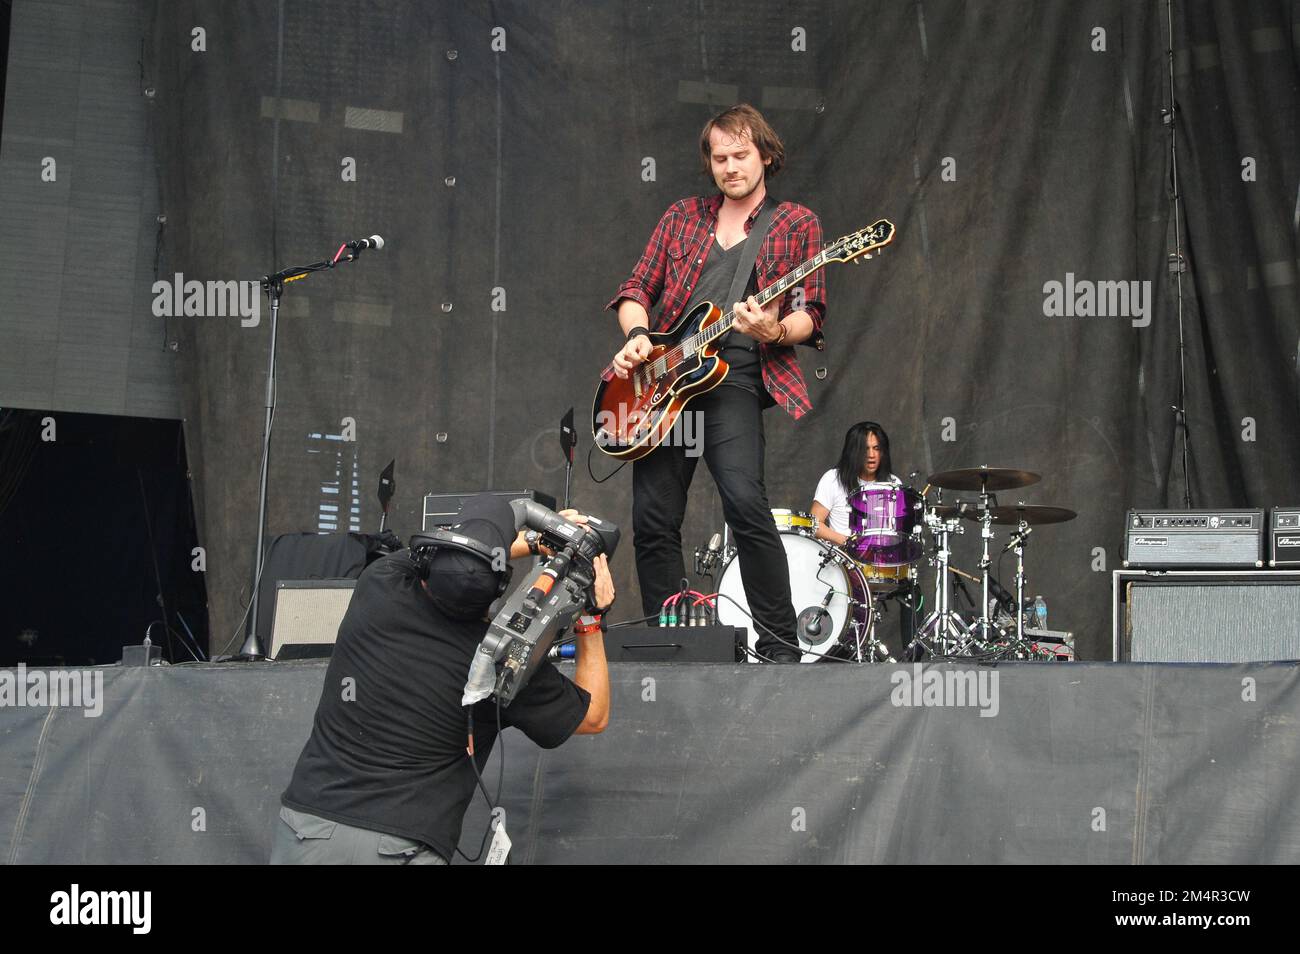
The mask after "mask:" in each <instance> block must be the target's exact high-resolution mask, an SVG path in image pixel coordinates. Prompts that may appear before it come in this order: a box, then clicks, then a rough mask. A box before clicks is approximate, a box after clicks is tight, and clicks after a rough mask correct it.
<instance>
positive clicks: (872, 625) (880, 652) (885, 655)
mask: <svg viewBox="0 0 1300 954" xmlns="http://www.w3.org/2000/svg"><path fill="white" fill-rule="evenodd" d="M867 592H868V593H870V592H871V588H870V587H868V588H867ZM870 604H871V610H870V618H869V620H870V621H869V622H868V623H867V626H866V630H867V634H866V638H865V639H864V638H863V635H862V624H860V623H858V622H857V621H856V620H854V621H853V623H851V624H850V625H852V627H853V661H854V662H859V663H877V662H897V660H896V659H894V657H893V656H891V655H889V647H888V646H886V645H885V644H884V643H883V642H881V641H880V639H878V638H877V637H876V624H877V623H879V622H880V618H881V616H882V615H883V614H882V613H881V611H880V600H879V599H876V598H873V599H871V600H870ZM849 605H850V606H862V605H864V604H863V603H861V602H859V601H858V600H850V601H849ZM864 648H865V652H864Z"/></svg>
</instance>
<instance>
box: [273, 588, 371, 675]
mask: <svg viewBox="0 0 1300 954" xmlns="http://www.w3.org/2000/svg"><path fill="white" fill-rule="evenodd" d="M356 585H357V581H356V580H281V581H280V582H279V583H277V584H276V587H275V615H274V617H273V618H272V621H271V650H270V653H269V654H268V655H269V656H270V658H272V659H277V660H285V659H315V658H319V657H321V656H328V655H329V654H330V653H332V652H333V651H334V641H335V640H336V639H338V636H339V623H341V622H343V614H344V613H346V612H347V611H348V604H349V603H351V602H352V591H353V589H354V588H355V587H356Z"/></svg>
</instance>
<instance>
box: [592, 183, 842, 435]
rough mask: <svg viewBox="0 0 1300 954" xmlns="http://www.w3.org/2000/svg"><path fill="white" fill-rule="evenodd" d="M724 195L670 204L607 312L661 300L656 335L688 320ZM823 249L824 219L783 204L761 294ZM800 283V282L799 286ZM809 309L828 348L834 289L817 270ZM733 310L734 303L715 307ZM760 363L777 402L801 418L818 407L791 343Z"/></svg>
mask: <svg viewBox="0 0 1300 954" xmlns="http://www.w3.org/2000/svg"><path fill="white" fill-rule="evenodd" d="M721 206H722V194H721V193H718V194H716V195H713V196H708V197H706V196H695V197H693V198H690V199H682V200H681V201H680V202H675V203H673V205H671V206H669V208H668V211H667V212H665V213H664V214H663V218H661V219H660V220H659V224H658V225H656V226H655V230H654V234H653V235H651V236H650V241H649V243H648V244H647V245H646V247H645V251H644V252H642V253H641V258H640V260H639V261H638V262H637V263H636V268H634V269H633V270H632V275H631V277H629V278H628V280H627V281H625V282H624V283H623V284H622V285H620V286H619V287H618V292H617V293H616V294H615V295H614V298H613V299H612V300H611V301H610V303H609V304H608V305H606V306H605V307H607V308H614V309H617V307H618V303H619V301H620V300H621V299H624V298H630V299H632V300H633V301H636V302H640V303H641V305H642V306H643V307H644V308H645V310H646V311H647V312H648V311H650V310H651V309H652V308H653V307H654V305H655V303H656V302H658V303H659V304H660V305H661V307H660V309H659V314H658V316H657V317H655V318H654V319H653V327H652V328H651V331H656V332H659V331H667V330H668V329H669V328H671V327H672V325H673V322H675V321H676V320H677V319H678V318H680V317H681V314H682V310H683V309H684V308H685V307H686V305H687V303H688V302H690V300H691V289H692V288H694V287H695V283H696V281H698V279H699V276H700V272H701V271H702V270H703V269H704V260H705V259H706V258H708V257H709V250H710V249H711V248H712V243H713V233H714V231H715V230H716V228H717V224H718V209H719V208H721ZM761 208H762V204H760V205H759V206H758V207H757V208H755V209H754V211H753V212H752V213H750V216H749V218H748V219H747V220H746V222H745V232H746V233H748V232H749V230H750V227H751V226H752V225H753V224H754V219H756V218H757V217H758V212H759V209H761ZM821 247H822V226H821V222H820V221H818V219H817V216H815V215H813V213H812V212H810V211H809V210H808V209H806V208H804V207H803V206H802V205H797V204H795V203H794V202H782V203H781V204H780V205H779V206H777V208H776V213H775V214H774V215H773V216H772V225H771V228H769V229H768V232H767V238H766V239H764V241H763V247H762V248H761V249H759V252H758V261H757V262H756V263H755V265H754V270H755V272H756V274H757V276H758V288H759V290H760V291H761V290H762V289H764V288H766V287H767V286H768V285H771V284H772V283H773V282H776V281H777V280H779V279H780V278H781V277H782V276H783V275H785V274H786V272H789V271H792V270H793V269H795V268H797V267H798V266H799V265H801V264H803V262H804V261H806V260H807V259H809V258H812V257H813V256H814V255H816V254H817V253H818V252H820V251H821ZM798 287H800V286H798V285H796V286H795V288H798ZM803 289H804V296H803V297H804V301H803V309H802V310H803V311H805V312H807V313H808V314H809V316H811V318H812V321H813V334H812V336H811V337H809V339H808V341H807V342H805V343H806V344H810V345H813V346H815V347H821V341H822V335H821V329H822V322H823V321H824V320H825V319H826V284H825V281H824V276H823V275H822V273H821V271H820V270H818V271H815V272H813V273H812V274H811V275H809V276H808V277H807V279H805V280H804V284H803ZM715 304H717V305H718V306H719V307H720V308H722V310H723V311H724V312H725V311H727V310H728V309H729V308H730V307H731V304H732V303H731V302H728V303H726V304H723V303H721V302H715ZM794 305H795V295H794V294H793V290H792V291H791V292H787V293H786V294H785V295H784V296H782V298H781V313H780V317H781V318H784V317H785V316H786V315H789V314H791V313H793V312H795V311H798V310H799V309H797V308H795V307H794ZM759 362H760V365H761V367H762V370H763V386H764V387H765V388H767V393H768V394H770V395H772V399H773V400H774V401H776V403H777V404H779V405H780V406H781V407H782V408H784V409H785V410H786V411H787V412H788V413H789V414H790V416H791V417H793V418H795V419H796V420H798V419H799V418H801V417H803V416H804V415H805V414H807V413H808V412H809V411H810V410H812V402H811V401H810V400H809V399H808V385H807V384H806V383H805V382H804V378H803V372H802V371H800V370H799V361H798V359H797V358H796V357H795V353H794V348H792V347H790V346H789V345H781V346H780V347H775V346H773V345H769V344H763V343H760V345H759Z"/></svg>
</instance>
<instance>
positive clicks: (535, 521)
mask: <svg viewBox="0 0 1300 954" xmlns="http://www.w3.org/2000/svg"><path fill="white" fill-rule="evenodd" d="M510 507H511V509H513V510H514V513H515V527H516V529H521V528H524V527H526V528H528V529H530V530H535V531H537V533H539V534H541V538H542V539H541V542H542V543H543V544H544V545H545V546H546V547H548V548H549V549H551V550H552V551H554V552H553V553H552V554H551V556H550V557H548V558H547V559H546V561H545V562H544V563H543V564H542V565H541V566H540V567H538V569H537V570H536V571H534V572H533V573H531V574H529V577H528V579H527V580H525V581H524V582H523V583H521V584H519V586H518V587H516V588H515V590H514V592H512V593H511V594H510V595H509V596H508V597H507V598H506V601H505V604H504V605H503V606H502V607H501V609H500V611H499V612H498V613H497V614H496V617H495V618H493V620H492V623H491V624H490V625H489V626H488V631H487V633H486V635H484V637H483V641H482V642H481V643H479V646H478V649H477V650H475V652H474V660H473V662H472V663H471V664H470V669H469V679H468V681H466V683H465V693H464V695H463V697H462V698H461V705H472V704H473V703H475V702H478V701H480V700H482V699H486V698H488V697H489V696H492V695H496V696H497V698H498V699H500V700H501V704H502V705H503V706H508V705H509V704H510V703H511V702H512V701H514V698H515V696H517V695H518V694H519V692H520V691H521V690H522V689H523V688H524V686H526V685H527V684H528V680H529V679H530V678H531V677H532V675H533V673H534V672H536V671H537V667H538V666H539V665H541V663H542V661H543V660H545V659H546V654H547V652H548V651H549V650H550V648H551V644H552V643H554V642H555V640H556V639H557V638H558V637H559V636H560V634H561V633H562V632H564V630H565V629H566V628H567V627H568V626H569V625H570V624H571V623H572V622H573V620H574V618H575V617H576V616H577V615H578V614H579V613H581V612H583V611H584V610H586V611H588V612H590V611H592V610H594V609H595V608H596V607H595V605H594V604H593V602H592V601H593V600H594V599H595V592H594V589H593V587H594V584H595V580H596V570H595V566H594V565H593V563H592V561H593V560H594V559H595V558H596V557H598V556H600V555H601V554H602V553H603V554H605V555H606V556H607V557H611V556H613V555H614V551H615V550H616V549H617V548H618V540H619V530H618V527H616V526H614V525H613V524H612V523H608V522H606V521H604V520H601V519H600V518H599V517H591V516H589V517H587V523H586V524H585V525H583V524H580V523H574V522H573V521H571V520H566V519H565V518H563V517H561V516H560V515H559V514H558V513H556V512H555V511H554V510H551V509H549V508H547V507H543V506H542V505H541V504H539V503H537V502H536V501H533V500H529V499H527V498H522V499H519V500H512V501H511V502H510Z"/></svg>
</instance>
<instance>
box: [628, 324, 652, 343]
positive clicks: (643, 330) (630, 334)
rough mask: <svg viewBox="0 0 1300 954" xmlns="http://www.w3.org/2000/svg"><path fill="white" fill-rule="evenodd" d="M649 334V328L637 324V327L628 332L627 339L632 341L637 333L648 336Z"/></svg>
mask: <svg viewBox="0 0 1300 954" xmlns="http://www.w3.org/2000/svg"><path fill="white" fill-rule="evenodd" d="M649 334H650V329H649V328H642V327H641V326H640V325H637V326H636V327H635V328H633V329H632V330H631V331H629V332H628V333H627V340H628V341H631V340H632V339H633V338H635V337H636V336H637V335H646V336H647V337H648V336H649Z"/></svg>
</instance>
